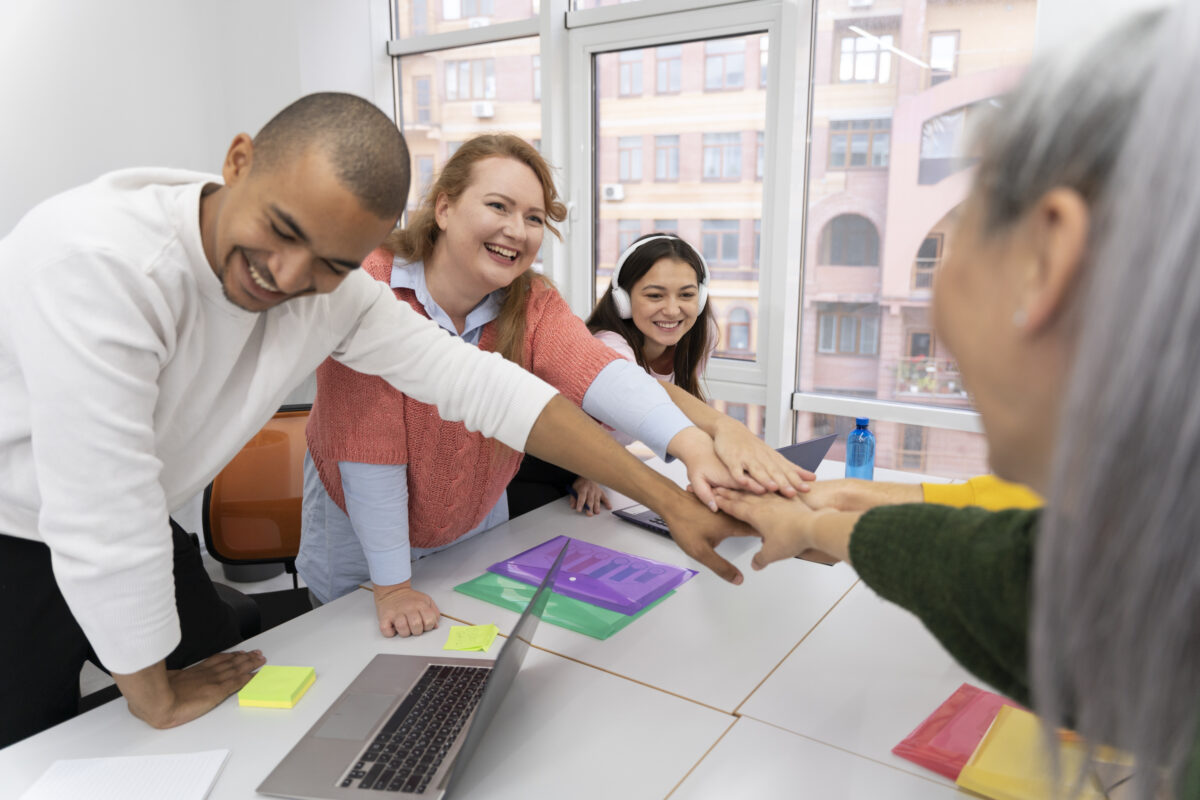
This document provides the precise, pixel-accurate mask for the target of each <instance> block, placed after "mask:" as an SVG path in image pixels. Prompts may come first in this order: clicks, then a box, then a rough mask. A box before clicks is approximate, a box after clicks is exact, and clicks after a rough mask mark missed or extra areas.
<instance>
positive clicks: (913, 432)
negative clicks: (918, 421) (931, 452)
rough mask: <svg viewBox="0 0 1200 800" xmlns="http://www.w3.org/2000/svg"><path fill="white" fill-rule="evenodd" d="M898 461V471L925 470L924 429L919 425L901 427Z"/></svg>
mask: <svg viewBox="0 0 1200 800" xmlns="http://www.w3.org/2000/svg"><path fill="white" fill-rule="evenodd" d="M901 428H902V430H903V433H902V434H901V438H900V452H899V453H898V456H899V458H898V460H899V462H900V464H899V466H900V469H915V470H920V469H924V468H925V428H923V427H922V426H920V425H903V426H901Z"/></svg>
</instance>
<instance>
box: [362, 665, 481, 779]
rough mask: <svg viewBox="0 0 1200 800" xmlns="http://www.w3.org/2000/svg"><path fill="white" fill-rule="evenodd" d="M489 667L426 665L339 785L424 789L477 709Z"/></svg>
mask: <svg viewBox="0 0 1200 800" xmlns="http://www.w3.org/2000/svg"><path fill="white" fill-rule="evenodd" d="M491 671H492V670H491V667H490V666H489V667H466V666H449V665H439V664H433V665H430V666H429V667H428V668H427V669H426V670H425V674H424V675H422V676H421V679H420V680H419V681H417V685H416V686H414V687H413V688H412V690H411V691H410V692H409V693H408V696H406V697H405V698H404V702H403V703H401V704H400V707H399V708H397V709H396V712H395V713H394V714H392V716H391V717H390V718H389V719H388V721H387V722H386V723H384V726H383V728H382V729H381V730H380V731H379V735H378V736H376V737H375V739H374V740H372V741H371V743H370V744H369V745H367V749H366V750H364V751H363V752H362V754H361V755H359V757H358V758H357V759H356V760H355V763H354V765H353V766H352V767H351V768H350V771H349V772H348V773H346V775H345V776H344V777H343V779H342V782H341V786H343V787H348V788H349V787H355V788H358V789H373V790H376V791H385V792H406V793H420V792H423V791H425V788H426V787H427V786H428V785H429V782H430V781H431V780H432V779H433V776H434V773H436V772H437V770H438V766H439V765H441V763H442V760H443V759H445V757H446V753H447V752H448V751H449V750H450V747H451V746H452V745H453V744H454V742H455V740H456V739H457V738H458V734H459V731H461V730H462V728H463V725H465V724H466V721H467V717H469V716H470V715H471V712H472V711H474V710H475V705H476V704H477V703H478V702H479V696H480V694H482V692H483V684H484V681H485V680H487V676H488V673H489V672H491Z"/></svg>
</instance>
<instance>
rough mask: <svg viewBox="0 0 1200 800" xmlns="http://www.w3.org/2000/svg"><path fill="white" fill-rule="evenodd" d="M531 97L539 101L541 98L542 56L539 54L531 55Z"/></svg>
mask: <svg viewBox="0 0 1200 800" xmlns="http://www.w3.org/2000/svg"><path fill="white" fill-rule="evenodd" d="M533 99H534V100H536V101H537V102H539V103H540V102H541V100H542V57H541V56H540V55H534V56H533Z"/></svg>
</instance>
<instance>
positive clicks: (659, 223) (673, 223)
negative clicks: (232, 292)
mask: <svg viewBox="0 0 1200 800" xmlns="http://www.w3.org/2000/svg"><path fill="white" fill-rule="evenodd" d="M654 230H656V231H661V232H662V233H673V234H675V235H677V236H678V235H679V220H677V219H656V220H654Z"/></svg>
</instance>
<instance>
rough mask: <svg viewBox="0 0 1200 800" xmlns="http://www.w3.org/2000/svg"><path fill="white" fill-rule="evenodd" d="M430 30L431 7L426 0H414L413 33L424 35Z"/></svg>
mask: <svg viewBox="0 0 1200 800" xmlns="http://www.w3.org/2000/svg"><path fill="white" fill-rule="evenodd" d="M428 30H429V8H428V6H427V5H426V3H425V0H412V34H413V36H423V35H424V34H425V33H426V31H428Z"/></svg>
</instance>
